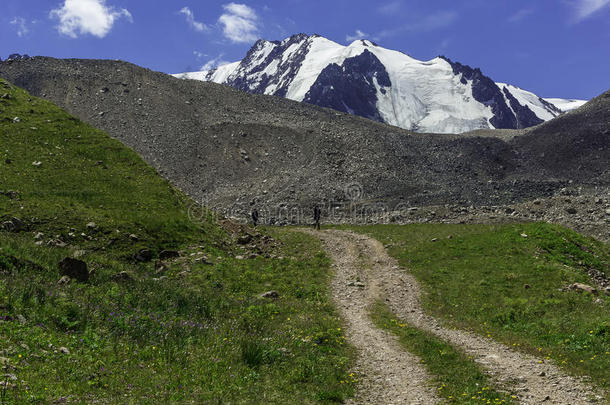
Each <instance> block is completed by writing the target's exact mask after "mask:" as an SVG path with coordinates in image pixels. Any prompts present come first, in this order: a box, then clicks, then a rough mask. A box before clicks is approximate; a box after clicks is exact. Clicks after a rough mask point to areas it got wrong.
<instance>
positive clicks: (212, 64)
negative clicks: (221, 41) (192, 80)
mask: <svg viewBox="0 0 610 405" xmlns="http://www.w3.org/2000/svg"><path fill="white" fill-rule="evenodd" d="M223 57H224V54H220V55H218V56H217V57H215V58H214V59H210V60H209V61H207V62H206V63H204V65H203V66H201V70H202V71H206V70H212V69H216V68H217V67H218V66H222V65H226V64H228V63H230V62H227V61H226V60H224V59H223Z"/></svg>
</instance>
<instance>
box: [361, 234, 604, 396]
mask: <svg viewBox="0 0 610 405" xmlns="http://www.w3.org/2000/svg"><path fill="white" fill-rule="evenodd" d="M354 229H355V230H356V231H358V232H363V233H367V234H370V235H372V236H373V237H376V238H378V239H379V240H381V241H382V242H383V243H385V244H386V245H387V246H388V248H389V252H390V254H392V255H393V256H395V257H396V258H397V259H399V261H400V263H401V265H403V266H405V267H406V268H408V269H409V270H410V271H411V272H412V273H413V274H414V275H415V276H416V277H417V279H418V280H419V281H420V282H421V283H422V286H423V288H424V291H425V292H426V294H425V295H424V297H423V304H424V305H425V307H426V308H427V310H428V311H429V313H431V314H433V315H434V316H436V317H438V318H441V319H443V320H444V321H445V322H447V323H448V324H450V325H452V326H455V327H458V328H464V329H470V330H474V331H476V332H478V333H480V334H483V335H485V336H489V337H492V338H494V339H497V340H498V341H501V342H504V343H506V344H509V345H512V346H515V347H516V348H519V349H520V350H523V351H526V352H529V353H533V354H536V355H538V356H539V357H540V359H541V361H546V360H551V359H552V360H553V361H554V362H555V363H556V364H558V365H559V366H561V367H564V368H565V369H567V370H569V371H570V372H572V373H575V374H579V375H584V376H590V377H591V378H592V379H593V381H594V382H595V383H596V384H598V385H599V386H601V387H602V388H603V389H604V390H606V392H608V391H609V390H610V383H609V380H608V375H609V373H610V297H609V296H606V295H604V294H603V293H600V294H599V295H598V296H596V295H593V294H590V293H582V292H581V293H579V292H576V291H563V290H562V289H563V288H564V287H566V286H568V285H570V284H572V283H575V282H581V283H586V284H591V280H590V278H589V276H588V275H587V270H588V269H592V268H593V269H597V270H598V271H601V272H605V274H606V275H608V274H610V246H609V245H607V244H603V243H600V242H597V241H595V240H591V239H587V238H585V237H583V236H581V235H579V234H577V233H575V232H572V231H570V230H567V229H565V228H562V227H560V226H556V225H550V224H540V223H531V224H515V225H429V224H425V225H421V224H418V225H407V226H366V227H355V228H354Z"/></svg>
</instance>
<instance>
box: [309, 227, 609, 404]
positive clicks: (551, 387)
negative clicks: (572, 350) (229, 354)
mask: <svg viewBox="0 0 610 405" xmlns="http://www.w3.org/2000/svg"><path fill="white" fill-rule="evenodd" d="M310 233H311V234H314V235H315V236H317V237H319V238H320V239H321V240H322V241H323V243H324V245H325V247H326V248H327V250H328V253H329V255H330V256H331V258H332V259H333V261H334V263H335V266H336V275H335V278H334V280H333V283H332V289H333V295H334V298H335V300H336V301H337V303H338V304H339V306H340V308H341V311H342V312H343V316H344V318H345V319H346V323H347V328H348V330H347V337H348V339H349V340H350V341H351V343H352V344H354V345H355V346H356V347H357V348H358V349H360V352H361V356H360V359H359V361H358V367H359V368H361V369H362V370H363V372H364V373H365V374H366V375H367V378H366V379H365V382H364V383H363V385H362V386H361V390H360V391H359V393H358V396H357V397H356V398H355V400H354V401H355V403H379V404H381V403H396V404H398V403H426V404H429V403H434V402H436V401H437V398H436V397H435V396H434V394H433V393H432V392H431V390H430V389H428V388H427V384H426V381H427V380H428V376H427V375H426V372H425V370H423V369H422V368H421V366H420V365H419V364H418V363H417V361H418V359H417V358H416V357H414V356H412V355H410V354H408V353H406V352H405V351H404V350H402V349H401V348H400V347H398V343H397V342H396V341H395V340H394V339H392V338H391V337H390V336H388V334H387V333H386V332H383V331H381V330H379V329H377V328H375V326H374V325H373V323H372V322H371V320H370V318H369V315H368V306H369V305H370V304H371V303H372V302H374V301H375V300H377V299H379V298H383V299H385V300H386V302H387V303H388V305H389V306H390V307H391V308H392V311H393V312H394V313H395V314H397V315H398V316H399V317H400V318H403V319H405V320H406V321H408V322H409V323H410V324H412V325H414V326H416V327H418V328H421V329H424V330H427V331H430V332H432V333H434V334H435V335H437V336H439V337H441V338H443V339H445V340H446V341H448V342H450V343H451V344H453V345H455V346H457V347H460V348H461V349H462V350H464V351H465V352H466V353H467V354H469V355H470V356H473V359H474V360H475V361H476V362H477V363H479V364H481V365H482V366H483V367H484V368H485V369H486V370H487V371H488V372H489V373H490V375H491V376H492V378H494V380H496V381H499V382H500V383H501V384H504V385H506V386H507V387H510V388H511V389H512V390H515V391H516V393H517V396H518V398H519V402H520V403H522V404H540V403H544V404H590V403H591V402H592V401H591V399H592V398H598V399H600V398H601V397H599V396H597V395H596V393H595V392H594V390H592V389H591V388H590V387H588V386H587V385H586V384H585V383H583V382H582V381H579V380H578V379H576V378H574V377H571V376H568V375H566V374H565V373H564V372H562V371H561V370H560V369H559V368H558V367H556V366H555V365H554V364H552V363H551V362H547V361H543V362H540V359H538V358H536V357H533V356H529V355H526V354H523V353H518V352H516V351H514V350H512V349H510V348H508V347H506V346H504V345H502V344H500V343H497V342H495V341H493V340H491V339H486V338H484V337H481V336H479V335H476V334H474V333H470V332H465V331H461V330H452V329H447V328H444V327H443V326H441V325H440V324H439V323H438V322H437V321H436V320H435V319H434V318H432V317H430V316H428V315H426V314H425V313H424V311H423V310H422V308H421V306H420V303H419V296H420V294H421V291H420V288H419V286H418V283H417V281H416V280H415V278H414V277H413V276H411V275H410V274H408V273H407V272H406V271H404V269H400V268H399V266H398V263H397V262H396V260H395V259H393V258H392V257H390V256H389V255H388V254H387V252H386V250H385V249H384V247H383V245H382V244H381V243H380V242H378V241H376V240H375V239H372V238H370V237H367V236H365V235H360V234H355V233H351V232H344V231H337V230H331V231H324V232H315V233H314V232H310ZM359 256H360V257H364V258H365V260H367V261H369V263H368V264H370V268H368V269H363V268H362V262H361V259H359ZM365 267H369V266H365ZM403 384H404V385H403ZM401 388H402V393H401V394H402V396H397V395H398V394H399V393H400V391H401Z"/></svg>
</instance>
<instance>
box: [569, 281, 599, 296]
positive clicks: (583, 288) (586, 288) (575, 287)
mask: <svg viewBox="0 0 610 405" xmlns="http://www.w3.org/2000/svg"><path fill="white" fill-rule="evenodd" d="M567 289H568V290H571V291H577V292H588V293H590V294H593V295H597V289H595V288H594V287H591V286H590V285H587V284H583V283H574V284H571V285H569V286H568V287H567Z"/></svg>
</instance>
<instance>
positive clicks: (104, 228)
mask: <svg viewBox="0 0 610 405" xmlns="http://www.w3.org/2000/svg"><path fill="white" fill-rule="evenodd" d="M0 144H1V145H2V151H1V152H0V157H1V159H0V353H1V354H0V363H1V366H2V377H1V378H0V383H1V385H0V403H3V404H5V403H6V404H25V403H32V402H35V403H96V404H115V403H138V404H158V403H223V402H227V401H228V402H231V403H250V402H251V399H252V398H273V401H276V402H278V403H291V402H292V401H296V402H297V403H314V402H316V401H317V400H319V399H320V398H333V399H335V400H337V401H341V400H342V399H344V398H346V397H347V396H349V395H350V393H351V392H352V385H351V384H344V383H343V382H344V381H347V380H350V378H349V376H348V374H349V372H350V371H348V370H350V369H351V362H350V355H351V353H350V350H349V348H348V347H346V345H345V344H344V336H343V332H341V331H340V329H338V328H340V327H341V326H342V325H341V322H340V320H339V319H338V318H337V314H336V313H335V311H334V308H333V306H332V305H331V302H330V294H329V292H328V279H329V277H330V276H331V269H330V263H329V261H328V259H327V258H326V257H325V256H324V255H323V254H322V253H321V252H320V246H319V243H317V242H316V240H315V239H313V238H310V237H307V236H305V235H296V234H294V233H293V232H282V231H281V230H277V231H273V234H272V236H273V237H274V239H271V238H270V237H269V235H264V234H261V233H259V232H257V231H254V230H252V229H249V228H247V227H244V226H239V225H237V224H234V223H230V222H227V221H221V222H219V223H217V222H216V221H215V219H216V218H214V217H212V216H211V215H210V212H208V211H206V210H204V209H201V208H200V207H198V206H197V205H195V204H193V202H192V201H191V200H190V199H189V198H187V197H186V196H185V195H184V194H182V193H181V192H179V191H178V190H176V189H175V188H174V187H172V186H171V185H170V184H169V182H167V181H166V180H164V179H162V178H161V177H160V176H159V175H158V174H157V173H156V172H155V170H153V169H152V168H151V167H149V166H148V165H146V164H145V163H144V161H143V160H142V159H141V158H140V157H138V155H137V154H136V153H135V152H134V151H133V150H130V149H129V148H127V147H125V146H124V145H122V144H121V143H120V142H119V141H117V140H115V139H112V138H110V137H109V136H108V135H107V134H105V133H103V132H102V131H100V130H98V129H95V128H92V127H91V126H89V125H87V124H85V123H83V122H81V121H80V120H78V119H77V118H75V117H73V116H70V115H68V114H67V113H66V112H65V111H62V110H61V109H60V108H58V107H57V106H55V105H53V104H51V103H50V102H48V101H44V100H40V99H37V98H35V97H32V96H31V95H29V94H27V93H26V92H25V91H23V90H21V89H18V88H16V87H14V86H12V85H10V84H8V83H7V82H5V81H4V80H1V79H0ZM239 238H242V239H241V240H244V239H243V238H246V240H248V241H249V242H248V243H247V245H242V244H238V243H236V242H237V240H239ZM142 249H145V250H142ZM164 250H165V252H163V251H164ZM176 255H179V257H176ZM238 256H239V257H238ZM278 256H280V257H282V258H278ZM66 257H69V258H76V259H78V260H82V261H83V262H84V263H85V264H86V266H87V268H85V269H84V270H80V271H78V270H79V269H81V267H80V266H74V267H71V270H72V272H73V274H74V273H76V274H77V275H78V276H79V277H76V276H73V277H71V278H68V279H67V280H66V278H63V277H62V271H61V270H60V267H61V266H59V265H58V263H59V262H60V261H62V260H63V259H65V258H66ZM153 261H154V262H153ZM72 263H73V262H72ZM75 267H76V268H75ZM87 270H90V271H91V272H90V273H88V272H87ZM58 280H61V281H60V282H58ZM269 285H271V286H272V288H273V289H274V290H276V291H277V292H278V293H279V294H280V299H277V300H270V299H262V298H261V297H260V295H261V294H262V293H264V292H265V291H269V290H270V289H271V288H270V287H269ZM291 317H292V320H291ZM295 331H298V336H297V332H295ZM301 334H302V336H301ZM304 336H312V337H314V338H313V339H319V340H320V341H322V340H324V339H327V341H325V342H324V344H316V343H314V342H311V343H310V344H303V340H302V339H301V338H302V337H304ZM313 339H312V340H313ZM303 370H305V371H303Z"/></svg>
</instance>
